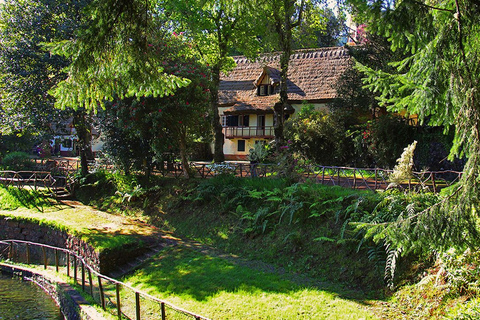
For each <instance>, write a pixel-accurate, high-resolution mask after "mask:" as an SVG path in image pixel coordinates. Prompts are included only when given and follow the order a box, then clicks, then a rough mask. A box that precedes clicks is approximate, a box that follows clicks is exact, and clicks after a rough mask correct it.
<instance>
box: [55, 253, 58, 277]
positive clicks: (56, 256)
mask: <svg viewBox="0 0 480 320" xmlns="http://www.w3.org/2000/svg"><path fill="white" fill-rule="evenodd" d="M55 271H57V272H58V250H57V249H55Z"/></svg>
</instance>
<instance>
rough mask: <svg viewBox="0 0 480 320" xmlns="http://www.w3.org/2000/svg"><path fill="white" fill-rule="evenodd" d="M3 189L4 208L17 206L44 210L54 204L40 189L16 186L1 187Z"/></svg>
mask: <svg viewBox="0 0 480 320" xmlns="http://www.w3.org/2000/svg"><path fill="white" fill-rule="evenodd" d="M1 188H2V189H3V192H2V193H4V194H6V196H5V197H4V199H3V201H4V203H2V206H3V207H5V208H6V209H13V208H17V207H19V206H22V207H25V208H29V209H33V208H35V209H36V210H38V211H39V212H44V209H45V208H46V207H52V206H55V205H56V202H55V201H54V200H52V199H51V198H50V197H48V196H47V195H46V194H44V193H43V192H41V191H36V190H28V189H24V188H16V187H12V186H9V187H3V186H2V187H1Z"/></svg>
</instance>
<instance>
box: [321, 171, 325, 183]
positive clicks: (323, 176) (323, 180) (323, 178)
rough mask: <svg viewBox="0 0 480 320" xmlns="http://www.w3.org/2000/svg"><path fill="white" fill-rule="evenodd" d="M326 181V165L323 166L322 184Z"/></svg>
mask: <svg viewBox="0 0 480 320" xmlns="http://www.w3.org/2000/svg"><path fill="white" fill-rule="evenodd" d="M324 182H325V167H322V184H324Z"/></svg>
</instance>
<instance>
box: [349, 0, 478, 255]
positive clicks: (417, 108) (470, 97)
mask: <svg viewBox="0 0 480 320" xmlns="http://www.w3.org/2000/svg"><path fill="white" fill-rule="evenodd" d="M350 2H351V3H352V4H353V5H354V6H355V8H356V9H357V10H356V11H355V12H356V14H357V15H358V18H359V19H361V20H362V22H365V23H366V24H367V25H368V28H369V30H371V31H372V32H373V33H377V34H380V35H382V36H385V37H388V40H389V42H390V45H391V49H392V50H397V51H399V52H401V53H402V54H404V55H405V56H404V57H403V58H401V59H398V61H397V62H395V63H392V64H390V66H391V67H393V68H394V70H393V71H392V70H391V69H390V70H381V69H378V70H375V69H373V68H369V67H367V66H364V65H363V66H362V65H360V64H359V65H358V68H359V70H360V71H362V72H364V73H365V75H366V78H365V84H366V85H367V86H368V87H369V88H370V89H371V90H373V91H375V92H378V94H379V99H380V102H381V103H382V105H384V106H385V107H387V108H388V109H389V110H392V111H401V110H406V111H407V113H408V114H417V115H418V116H419V119H420V121H421V122H425V123H428V124H430V125H437V126H438V125H442V126H444V127H445V128H449V127H450V126H452V125H453V126H454V128H455V129H454V130H455V137H454V140H453V147H452V149H451V153H450V160H452V159H453V157H454V156H459V157H462V156H466V157H467V158H468V160H467V162H466V164H465V168H464V172H465V173H464V175H463V176H462V179H461V183H460V184H459V185H458V186H457V188H456V189H455V190H454V191H453V192H452V193H451V194H450V196H449V197H448V198H447V199H442V202H439V203H438V204H437V205H435V206H432V207H431V208H429V209H428V210H425V211H422V212H419V213H418V214H416V215H413V216H412V217H409V218H408V219H402V220H400V221H398V222H396V223H395V224H394V226H393V225H392V226H389V227H387V230H389V231H390V232H392V233H393V230H396V232H397V237H396V239H395V240H396V242H395V243H394V245H395V246H396V247H397V248H398V247H404V248H412V247H418V244H420V243H421V244H422V245H424V246H425V247H424V249H425V250H447V249H448V248H450V247H455V248H457V249H465V247H467V246H469V247H471V248H472V249H476V248H478V246H479V245H480V233H479V231H478V227H477V225H478V223H477V221H478V212H479V203H480V202H479V198H478V194H479V189H478V188H479V184H478V176H479V174H478V172H479V171H480V166H479V163H480V162H479V157H480V152H479V150H480V135H479V134H478V132H479V131H480V122H479V121H478V119H479V118H480V117H479V112H480V108H479V105H478V103H479V102H478V101H480V99H479V97H478V95H479V92H478V90H477V86H478V85H477V84H478V77H479V74H480V72H479V69H480V63H479V61H480V60H479V59H478V56H479V54H480V52H479V50H480V47H479V46H478V41H477V39H478V37H479V28H478V26H479V25H480V20H479V19H480V18H479V15H478V13H479V12H480V6H479V4H478V3H477V2H475V1H468V0H467V1H453V0H445V1H440V2H437V3H435V4H434V5H432V4H431V3H430V2H428V1H410V0H407V1H401V2H397V3H395V4H394V5H391V3H390V2H389V1H383V0H379V1H373V2H372V1H363V0H359V1H356V0H352V1H350Z"/></svg>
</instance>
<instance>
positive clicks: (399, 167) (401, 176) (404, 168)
mask: <svg viewBox="0 0 480 320" xmlns="http://www.w3.org/2000/svg"><path fill="white" fill-rule="evenodd" d="M416 146H417V141H413V143H412V144H410V145H409V146H407V147H406V148H405V149H403V152H402V155H401V156H400V158H398V159H397V164H396V165H395V167H394V168H393V172H392V174H391V175H390V176H389V177H388V179H389V180H390V184H389V185H388V187H389V188H390V187H398V186H400V185H401V183H402V182H403V181H405V180H408V179H411V178H412V177H413V170H412V168H413V153H414V151H415V147H416Z"/></svg>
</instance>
